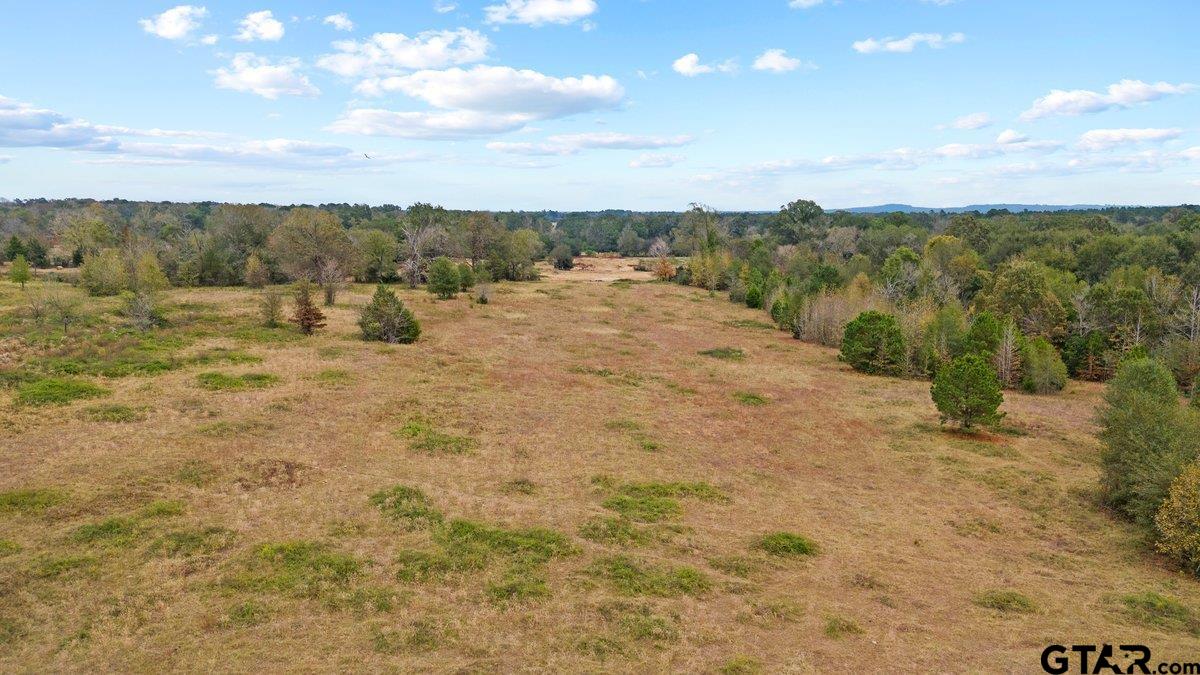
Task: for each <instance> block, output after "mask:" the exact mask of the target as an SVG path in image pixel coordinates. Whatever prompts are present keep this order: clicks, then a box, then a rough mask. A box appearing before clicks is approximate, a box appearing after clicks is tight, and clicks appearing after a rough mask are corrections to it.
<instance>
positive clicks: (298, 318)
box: [292, 281, 325, 335]
mask: <svg viewBox="0 0 1200 675" xmlns="http://www.w3.org/2000/svg"><path fill="white" fill-rule="evenodd" d="M292 323H294V324H296V325H297V326H298V327H299V328H300V332H301V333H304V334H305V335H312V334H313V333H315V332H316V331H318V330H320V329H321V328H324V327H325V315H324V314H323V313H321V310H320V309H318V308H317V305H316V304H315V303H313V298H312V284H310V283H309V282H307V281H301V282H300V283H298V284H296V309H295V312H294V313H293V314H292Z"/></svg>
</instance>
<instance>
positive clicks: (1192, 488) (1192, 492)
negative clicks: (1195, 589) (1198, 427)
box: [1154, 464, 1200, 574]
mask: <svg viewBox="0 0 1200 675" xmlns="http://www.w3.org/2000/svg"><path fill="white" fill-rule="evenodd" d="M1154 525H1155V527H1156V528H1157V529H1158V550H1159V551H1162V552H1163V553H1166V554H1167V555H1170V556H1172V557H1174V558H1176V559H1177V560H1179V562H1181V563H1183V564H1184V565H1186V566H1187V568H1188V569H1189V570H1191V571H1192V573H1193V574H1200V464H1192V465H1190V466H1189V467H1187V468H1186V469H1184V470H1183V473H1181V474H1179V476H1178V477H1177V478H1176V479H1175V480H1174V481H1173V482H1172V483H1171V490H1170V492H1169V493H1168V495H1167V499H1166V500H1165V501H1164V502H1163V503H1162V506H1160V507H1159V509H1158V513H1157V514H1156V515H1155V516H1154Z"/></svg>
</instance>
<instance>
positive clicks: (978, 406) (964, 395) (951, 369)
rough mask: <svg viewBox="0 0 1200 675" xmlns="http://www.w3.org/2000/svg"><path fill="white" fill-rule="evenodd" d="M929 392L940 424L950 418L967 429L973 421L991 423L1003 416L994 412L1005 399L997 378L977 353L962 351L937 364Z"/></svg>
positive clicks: (986, 362) (989, 365)
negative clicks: (948, 361) (936, 372)
mask: <svg viewBox="0 0 1200 675" xmlns="http://www.w3.org/2000/svg"><path fill="white" fill-rule="evenodd" d="M929 394H930V396H932V397H933V402H934V404H935V405H937V409H938V412H940V413H941V414H942V417H941V421H942V423H943V424H944V423H945V422H947V421H949V420H953V421H955V422H958V423H959V424H960V425H961V426H962V428H964V429H970V428H971V426H972V425H974V424H975V423H976V422H984V423H993V422H996V421H999V419H1000V418H1001V417H1002V415H1001V414H999V413H997V412H996V410H997V409H998V408H999V407H1000V404H1001V403H1003V402H1004V394H1003V393H1002V392H1001V390H1000V378H999V377H997V376H996V371H995V370H993V369H992V366H991V364H990V363H988V361H987V359H985V358H984V357H982V356H980V355H979V354H965V355H963V356H960V357H958V358H957V359H954V360H953V361H951V362H950V364H949V365H948V366H945V367H943V368H940V369H939V370H938V374H937V376H936V377H934V379H933V386H932V387H930V389H929Z"/></svg>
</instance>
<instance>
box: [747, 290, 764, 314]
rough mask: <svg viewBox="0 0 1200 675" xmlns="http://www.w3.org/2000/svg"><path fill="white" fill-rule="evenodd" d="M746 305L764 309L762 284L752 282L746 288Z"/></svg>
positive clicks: (751, 307)
mask: <svg viewBox="0 0 1200 675" xmlns="http://www.w3.org/2000/svg"><path fill="white" fill-rule="evenodd" d="M746 306H747V307H749V308H750V309H762V306H763V292H762V286H758V285H754V284H751V285H750V287H749V288H747V289H746Z"/></svg>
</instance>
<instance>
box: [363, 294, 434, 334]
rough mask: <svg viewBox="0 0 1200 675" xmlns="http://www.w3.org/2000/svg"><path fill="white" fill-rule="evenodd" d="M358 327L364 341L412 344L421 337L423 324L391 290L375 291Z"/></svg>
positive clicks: (364, 309)
mask: <svg viewBox="0 0 1200 675" xmlns="http://www.w3.org/2000/svg"><path fill="white" fill-rule="evenodd" d="M358 327H359V328H360V329H361V330H362V337H363V339H364V340H377V341H380V342H388V343H392V344H395V343H400V344H410V343H413V342H416V341H417V338H418V337H420V336H421V324H420V322H418V321H417V319H416V317H414V316H413V313H412V312H411V311H410V310H409V309H408V308H407V307H405V306H404V303H403V302H401V301H400V298H398V297H396V293H395V292H393V291H392V290H391V289H390V288H388V287H386V286H383V285H382V284H381V285H380V286H379V287H378V288H376V289H375V295H374V296H372V297H371V302H369V303H367V305H366V306H365V307H363V309H362V314H361V315H360V316H359V318H358Z"/></svg>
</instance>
